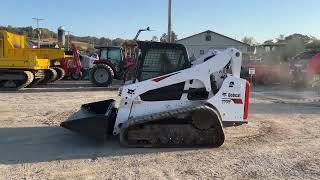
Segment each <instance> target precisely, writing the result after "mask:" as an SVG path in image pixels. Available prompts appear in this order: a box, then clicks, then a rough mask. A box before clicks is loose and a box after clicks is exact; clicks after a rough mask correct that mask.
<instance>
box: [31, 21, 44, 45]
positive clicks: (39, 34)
mask: <svg viewBox="0 0 320 180" xmlns="http://www.w3.org/2000/svg"><path fill="white" fill-rule="evenodd" d="M32 19H33V20H35V21H37V31H38V48H40V42H41V30H40V28H39V22H40V21H43V20H44V19H41V18H32Z"/></svg>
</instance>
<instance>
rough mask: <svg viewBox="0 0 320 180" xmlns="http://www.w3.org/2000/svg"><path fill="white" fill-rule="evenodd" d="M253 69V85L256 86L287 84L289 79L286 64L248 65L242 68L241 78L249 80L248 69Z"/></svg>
mask: <svg viewBox="0 0 320 180" xmlns="http://www.w3.org/2000/svg"><path fill="white" fill-rule="evenodd" d="M250 68H253V69H255V74H254V75H253V76H252V77H253V78H252V81H253V84H257V85H272V84H287V83H288V78H289V68H288V64H287V63H282V64H263V63H260V62H258V63H253V62H251V63H249V64H247V65H246V66H244V67H243V71H244V72H245V73H243V75H242V77H243V78H245V79H247V80H250V79H251V77H250V75H249V69H250Z"/></svg>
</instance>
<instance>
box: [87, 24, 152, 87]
mask: <svg viewBox="0 0 320 180" xmlns="http://www.w3.org/2000/svg"><path fill="white" fill-rule="evenodd" d="M143 31H150V28H149V27H148V28H145V29H139V31H138V32H137V34H136V36H135V37H134V39H133V40H128V41H126V42H124V43H123V44H122V46H121V47H114V46H104V47H97V49H99V60H96V61H95V62H94V64H95V66H94V67H93V68H92V69H91V71H90V80H91V82H92V83H93V84H95V85H96V86H100V87H108V86H110V85H111V84H112V81H113V79H119V80H124V81H126V80H128V77H132V76H133V74H134V68H135V65H136V61H137V56H138V53H139V52H138V51H137V47H138V42H137V40H138V37H139V35H140V33H141V32H143Z"/></svg>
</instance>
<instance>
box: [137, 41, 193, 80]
mask: <svg viewBox="0 0 320 180" xmlns="http://www.w3.org/2000/svg"><path fill="white" fill-rule="evenodd" d="M138 48H139V51H138V53H139V55H138V62H137V67H136V73H135V77H136V78H135V79H136V80H138V81H144V80H147V79H152V78H155V77H158V76H162V75H165V74H169V73H172V72H176V71H180V70H183V69H187V68H189V67H191V63H190V60H189V56H188V53H187V50H186V48H185V46H184V45H182V44H174V43H161V42H145V41H138Z"/></svg>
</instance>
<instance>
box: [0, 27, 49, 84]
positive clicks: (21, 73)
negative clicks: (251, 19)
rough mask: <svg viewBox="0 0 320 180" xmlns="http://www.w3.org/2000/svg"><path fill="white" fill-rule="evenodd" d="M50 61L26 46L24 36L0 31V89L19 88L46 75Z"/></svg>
mask: <svg viewBox="0 0 320 180" xmlns="http://www.w3.org/2000/svg"><path fill="white" fill-rule="evenodd" d="M49 66H50V61H49V59H48V57H41V56H38V54H37V53H36V51H35V50H34V49H32V48H28V45H27V41H26V37H25V36H20V35H16V34H13V33H9V32H7V31H0V89H1V90H19V89H22V88H25V87H27V86H30V85H31V83H34V82H39V81H41V80H43V79H45V78H46V77H47V74H48V72H51V70H52V69H50V68H49Z"/></svg>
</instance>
